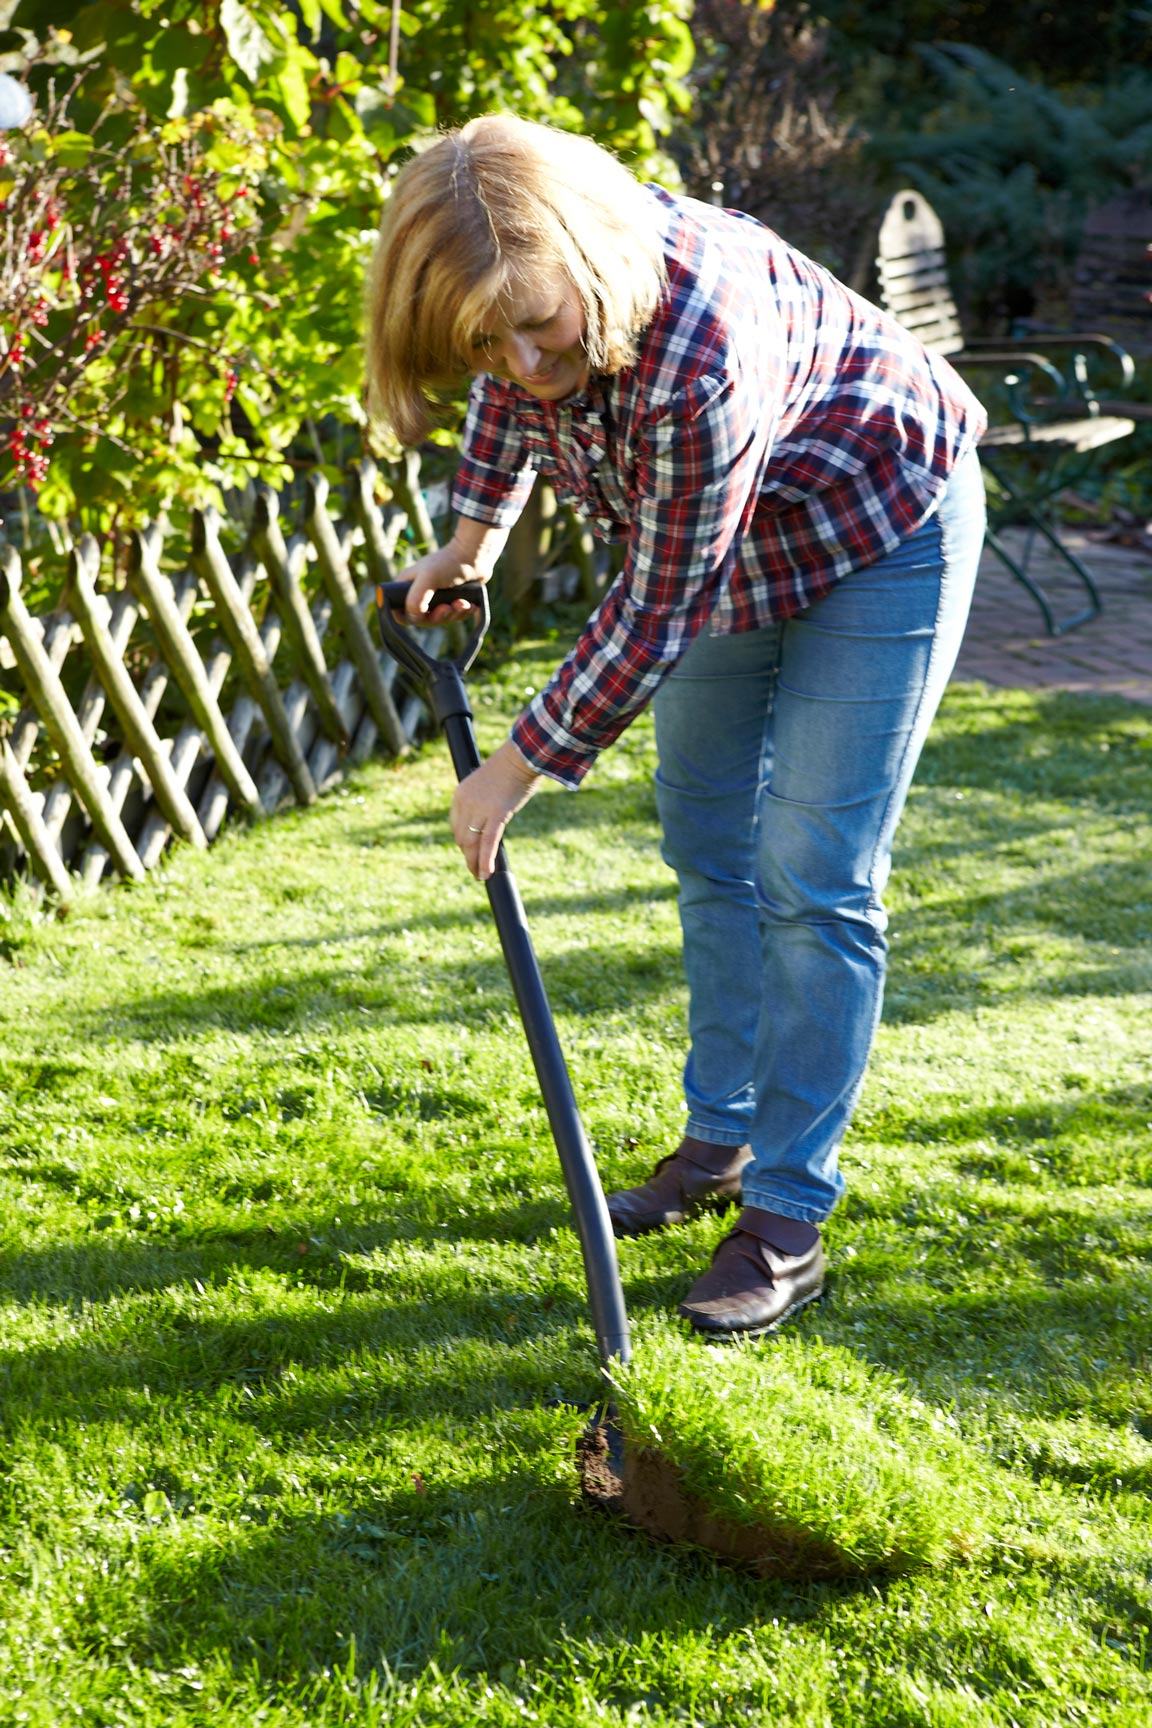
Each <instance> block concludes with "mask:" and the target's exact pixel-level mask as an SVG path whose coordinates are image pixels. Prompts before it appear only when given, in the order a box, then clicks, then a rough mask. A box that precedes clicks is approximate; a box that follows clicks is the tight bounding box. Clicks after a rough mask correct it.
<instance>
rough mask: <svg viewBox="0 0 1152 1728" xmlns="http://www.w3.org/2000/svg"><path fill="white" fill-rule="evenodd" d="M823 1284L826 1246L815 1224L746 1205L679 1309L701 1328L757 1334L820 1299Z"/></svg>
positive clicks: (723, 1333)
mask: <svg viewBox="0 0 1152 1728" xmlns="http://www.w3.org/2000/svg"><path fill="white" fill-rule="evenodd" d="M823 1289H824V1249H823V1247H822V1245H821V1242H820V1232H819V1230H818V1229H817V1227H816V1225H815V1224H804V1223H802V1222H801V1221H800V1220H799V1219H798V1218H783V1217H781V1216H780V1215H779V1213H776V1212H764V1211H762V1210H761V1209H760V1207H758V1206H745V1208H744V1210H743V1212H741V1214H740V1216H739V1218H738V1219H737V1220H736V1226H735V1229H733V1230H730V1231H729V1232H728V1234H727V1236H725V1237H724V1238H723V1240H722V1241H721V1242H720V1244H719V1246H718V1247H717V1248H716V1251H715V1253H714V1254H713V1256H712V1264H711V1266H710V1267H709V1268H708V1270H707V1272H705V1273H704V1275H703V1277H702V1278H698V1279H697V1280H696V1282H695V1284H693V1286H692V1288H691V1290H689V1292H688V1294H687V1296H686V1297H685V1298H684V1300H683V1302H682V1303H681V1304H680V1312H681V1314H683V1315H684V1317H685V1319H686V1320H691V1322H692V1324H693V1326H695V1328H696V1330H697V1331H698V1332H708V1333H711V1334H712V1335H713V1336H718V1335H719V1336H725V1337H731V1336H732V1335H733V1334H734V1333H737V1332H741V1333H743V1334H744V1335H745V1336H746V1337H752V1338H758V1337H759V1336H760V1335H761V1333H763V1332H774V1331H775V1330H776V1328H777V1326H782V1325H783V1324H784V1322H785V1320H787V1319H789V1318H790V1317H791V1316H792V1315H793V1314H796V1313H798V1312H799V1311H800V1309H801V1308H805V1307H807V1305H808V1303H809V1302H815V1301H816V1299H817V1297H818V1296H820V1295H821V1293H822V1292H823Z"/></svg>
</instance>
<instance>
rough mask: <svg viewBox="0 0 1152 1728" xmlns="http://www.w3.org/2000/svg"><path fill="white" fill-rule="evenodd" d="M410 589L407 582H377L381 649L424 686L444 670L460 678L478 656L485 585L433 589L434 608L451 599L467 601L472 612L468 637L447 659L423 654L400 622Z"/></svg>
mask: <svg viewBox="0 0 1152 1728" xmlns="http://www.w3.org/2000/svg"><path fill="white" fill-rule="evenodd" d="M410 586H411V584H410V583H408V582H381V583H380V584H379V586H378V587H377V589H376V616H377V618H378V619H379V621H380V634H381V636H382V637H383V639H384V646H385V647H386V648H387V649H388V651H389V653H391V654H392V656H393V657H394V658H395V659H396V660H398V661H399V662H400V664H401V665H402V666H406V667H407V668H408V670H409V672H413V673H415V675H416V677H417V678H419V679H420V680H421V682H422V683H424V684H426V685H430V684H431V682H432V681H433V679H434V678H435V677H436V675H437V673H439V672H442V671H443V669H444V668H445V667H453V668H454V669H455V670H456V671H457V672H459V673H460V674H461V676H463V674H464V673H465V672H467V671H468V670H469V668H470V667H471V665H472V663H473V661H474V660H475V658H476V656H477V654H479V652H480V644H481V643H482V642H483V640H484V636H485V634H486V632H487V629H488V625H489V623H490V621H491V616H492V614H491V612H490V610H489V607H488V589H487V587H486V585H485V584H484V583H483V582H462V583H461V584H460V586H459V587H458V588H436V589H434V590H433V593H432V604H433V605H434V606H439V605H443V604H445V603H446V602H448V601H451V600H467V601H468V604H469V605H470V606H472V607H473V608H474V609H475V610H474V616H475V619H476V622H475V623H474V624H473V626H472V634H471V635H470V636H469V638H468V640H467V642H466V643H465V644H464V647H463V648H462V650H461V651H460V653H459V654H457V655H456V656H455V658H453V659H449V660H438V659H437V658H436V656H435V655H433V654H429V653H427V652H426V651H425V650H424V649H423V648H421V647H420V644H419V643H418V641H417V640H416V633H415V632H414V631H413V630H412V629H410V628H409V627H408V625H407V623H406V622H403V623H402V622H401V618H402V616H403V613H404V602H405V601H406V599H407V598H408V589H409V587H410ZM398 614H399V615H400V616H398Z"/></svg>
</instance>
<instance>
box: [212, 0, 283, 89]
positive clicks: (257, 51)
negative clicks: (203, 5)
mask: <svg viewBox="0 0 1152 1728" xmlns="http://www.w3.org/2000/svg"><path fill="white" fill-rule="evenodd" d="M220 27H221V29H222V30H223V32H224V39H225V41H226V42H227V44H228V52H229V54H231V56H232V58H233V60H234V61H235V62H236V64H237V66H239V68H240V70H241V72H243V74H244V76H245V77H246V78H247V79H249V81H250V82H251V83H253V84H255V83H257V82H258V80H259V77H260V69H261V67H262V66H267V65H268V64H269V63H270V62H271V61H273V60H275V58H276V50H275V48H273V46H272V44H271V42H270V41H269V40H268V38H267V36H266V35H265V34H264V32H263V30H262V29H261V28H260V25H259V24H258V23H257V21H256V19H255V17H254V16H253V14H252V13H251V12H250V11H249V10H248V7H247V6H245V5H244V4H243V3H242V0H220Z"/></svg>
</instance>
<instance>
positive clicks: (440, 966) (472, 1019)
mask: <svg viewBox="0 0 1152 1728" xmlns="http://www.w3.org/2000/svg"><path fill="white" fill-rule="evenodd" d="M464 922H468V923H471V922H472V918H471V914H469V915H468V916H467V918H466V919H462V920H461V923H464ZM400 928H401V929H403V928H404V927H403V926H401V927H400ZM380 935H381V929H380V928H377V929H374V930H372V931H369V932H366V933H362V934H360V935H358V936H357V937H356V938H355V940H357V941H373V940H377V939H378V938H379V936H380ZM348 941H349V939H348V938H347V937H338V938H334V939H333V941H332V946H333V947H336V948H341V949H344V948H346V947H347V946H348ZM267 946H268V947H269V948H270V950H271V955H273V956H276V955H278V954H280V953H282V951H283V950H282V945H281V944H269V945H267ZM310 953H311V956H312V957H311V958H308V959H302V960H301V961H300V963H299V964H297V965H286V964H283V963H280V964H276V963H275V961H274V960H273V959H272V958H270V960H269V964H268V965H267V966H266V967H265V969H264V970H263V972H262V973H261V974H260V975H258V976H249V977H248V978H247V979H246V980H245V982H244V983H243V984H242V985H228V986H224V987H220V988H204V987H201V988H199V989H196V988H190V989H174V990H163V989H150V990H148V991H147V993H146V994H141V995H133V996H130V997H127V998H123V999H121V1000H120V1001H109V1002H106V1003H104V1004H102V1006H101V1008H100V1011H99V1012H98V1013H88V1014H85V1013H78V1012H77V1011H76V1009H75V1008H74V1007H73V1008H69V1009H65V1008H64V1007H63V1006H62V1008H61V1013H62V1014H65V1015H66V1017H67V1021H68V1024H69V1026H70V1028H71V1029H72V1030H73V1031H74V1032H75V1033H76V1034H77V1035H79V1036H81V1037H86V1038H91V1039H98V1038H101V1037H104V1036H106V1035H107V1033H108V1032H109V1031H110V1030H114V1031H115V1033H116V1035H117V1036H118V1037H123V1036H124V1035H125V1034H127V1035H128V1036H130V1037H137V1038H140V1039H143V1040H146V1041H148V1042H155V1041H156V1040H157V1039H176V1038H184V1037H187V1036H188V1035H189V1034H196V1033H199V1032H202V1031H204V1030H205V1028H207V1027H222V1028H225V1029H227V1030H229V1031H233V1032H236V1031H245V1030H255V1029H261V1028H275V1029H277V1030H280V1031H289V1030H292V1029H295V1028H298V1029H300V1030H301V1031H305V1030H307V1031H309V1032H312V1031H316V1030H317V1029H319V1028H321V1027H323V1026H324V1025H325V1024H329V1023H331V1022H332V1021H333V1020H336V1019H338V1018H342V1017H345V1016H347V1015H348V1014H349V1013H362V1014H364V1015H365V1016H369V1017H373V1018H375V1019H377V1020H378V1021H380V1022H381V1023H382V1024H386V1025H413V1026H418V1025H434V1026H459V1027H467V1028H472V1029H476V1030H482V1029H483V1028H484V1027H485V1026H486V1025H488V1023H489V1019H490V1015H491V1012H492V1009H493V1007H498V1008H499V1009H500V1010H504V1009H506V1008H511V1007H512V1004H513V998H512V991H511V986H510V985H509V983H508V977H507V973H506V971H505V969H504V963H503V960H502V958H501V956H500V952H499V947H498V944H497V939H496V936H495V933H493V935H492V950H491V952H490V953H488V954H486V955H484V956H483V957H481V958H476V957H475V955H474V954H471V953H469V954H467V955H461V956H460V957H459V958H458V959H455V960H452V961H433V960H431V959H430V958H426V957H425V958H418V959H417V960H415V961H414V960H412V959H411V958H409V957H408V956H406V955H397V954H396V953H391V954H388V953H381V954H379V955H378V956H376V957H374V959H373V961H372V963H371V964H370V965H367V964H361V965H356V964H347V963H346V964H324V963H323V962H322V960H321V959H320V958H319V957H318V956H317V950H316V949H312V950H311V951H310ZM540 963H541V971H542V973H543V976H544V982H545V986H546V988H547V990H548V993H549V996H550V998H551V1000H552V1003H553V1006H554V1008H555V1009H557V1010H558V1011H563V1012H564V1013H565V1014H574V1015H577V1016H580V1017H587V1018H595V1017H596V1016H597V1015H600V1014H603V1013H605V1012H607V1011H610V1010H613V1009H617V1008H626V1007H628V1006H629V1005H632V1006H636V1005H639V1004H642V1003H644V1002H648V1001H652V1000H658V999H660V998H662V997H663V996H665V995H667V994H669V993H670V992H679V991H680V990H681V988H682V986H681V974H680V961H679V945H678V940H677V939H676V938H670V939H669V940H668V941H662V940H659V939H654V940H651V941H649V942H648V943H646V944H645V945H644V946H642V947H641V946H638V945H637V944H636V943H635V942H632V943H631V944H630V945H629V947H628V948H627V949H625V948H623V947H621V946H619V945H612V944H610V943H609V944H604V945H600V944H583V945H581V946H580V947H579V948H574V949H572V950H570V951H568V952H565V953H561V954H552V955H547V954H545V955H542V956H541V962H540Z"/></svg>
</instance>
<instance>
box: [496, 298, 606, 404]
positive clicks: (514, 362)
mask: <svg viewBox="0 0 1152 1728" xmlns="http://www.w3.org/2000/svg"><path fill="white" fill-rule="evenodd" d="M492 319H493V321H492V323H491V324H490V325H489V326H488V327H487V328H486V329H484V330H478V331H477V332H476V335H475V336H474V337H473V339H472V355H473V364H472V371H473V373H474V374H479V373H481V372H490V373H492V374H493V375H494V376H495V377H497V378H507V379H510V380H511V382H512V383H514V384H519V385H520V387H521V389H524V390H527V392H528V394H529V395H530V396H535V397H536V398H537V399H538V400H539V401H541V402H560V401H562V400H563V398H564V397H565V396H571V395H573V394H574V393H575V392H576V391H577V390H582V389H583V388H584V385H585V384H586V383H587V381H588V356H587V355H586V354H585V352H584V336H585V324H584V309H583V307H582V306H581V304H580V300H579V297H578V296H577V293H576V290H575V288H574V287H573V286H572V284H571V283H570V282H567V281H565V280H564V279H563V278H558V279H557V280H556V282H555V283H554V284H552V285H550V286H547V287H544V288H522V289H518V290H515V291H514V292H513V294H512V295H511V297H510V299H509V302H508V304H507V305H505V306H504V307H503V308H502V309H501V311H500V313H499V314H496V313H493V315H492Z"/></svg>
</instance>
